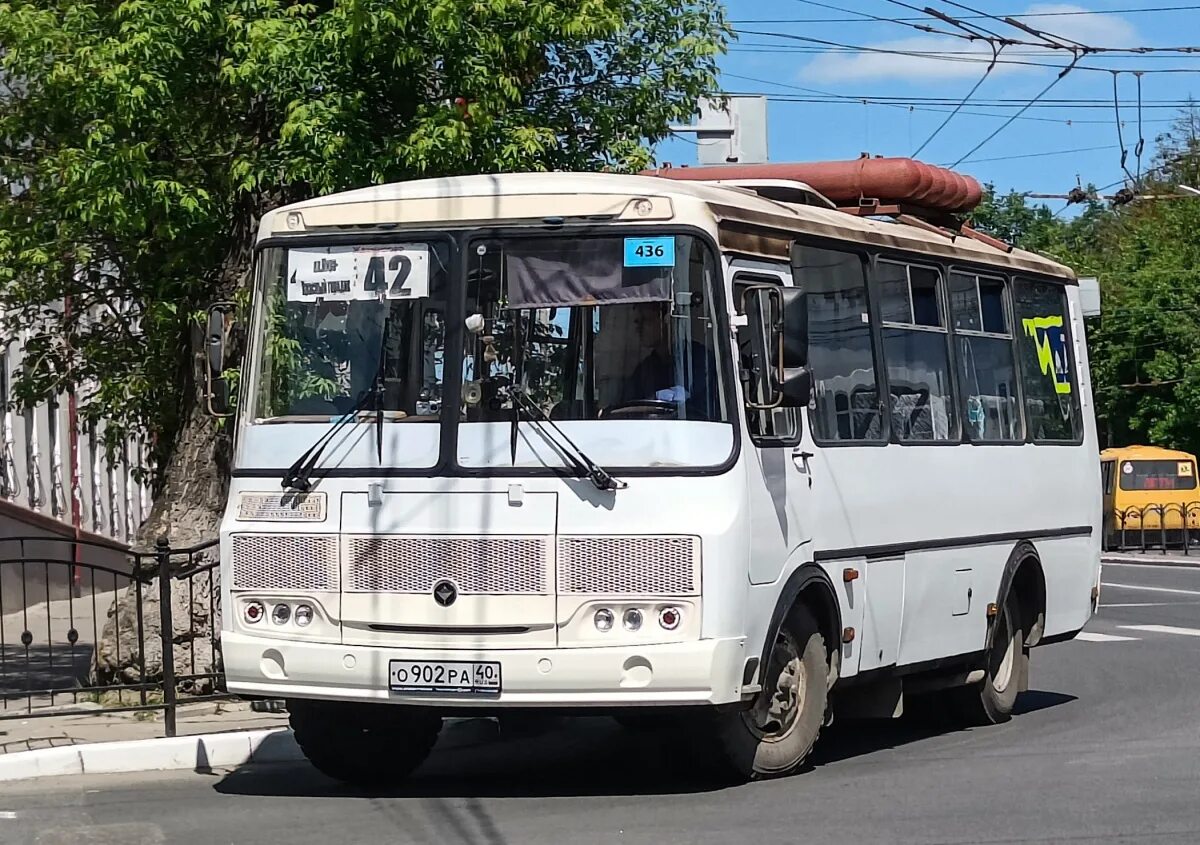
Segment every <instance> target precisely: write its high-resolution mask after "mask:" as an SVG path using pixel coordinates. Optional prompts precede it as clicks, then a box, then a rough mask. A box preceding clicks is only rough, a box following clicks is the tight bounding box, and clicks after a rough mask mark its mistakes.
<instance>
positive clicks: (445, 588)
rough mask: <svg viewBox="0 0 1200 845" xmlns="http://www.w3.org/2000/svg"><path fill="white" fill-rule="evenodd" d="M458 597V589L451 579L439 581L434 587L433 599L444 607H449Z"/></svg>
mask: <svg viewBox="0 0 1200 845" xmlns="http://www.w3.org/2000/svg"><path fill="white" fill-rule="evenodd" d="M457 598H458V589H457V588H455V586H454V585H453V584H451V583H450V582H449V581H438V582H437V584H435V585H434V587H433V600H434V601H435V602H437V603H438V604H440V605H441V606H442V607H449V606H450V605H452V604H454V602H455V600H456V599H457Z"/></svg>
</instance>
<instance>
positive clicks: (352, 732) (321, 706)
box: [288, 700, 442, 789]
mask: <svg viewBox="0 0 1200 845" xmlns="http://www.w3.org/2000/svg"><path fill="white" fill-rule="evenodd" d="M288 714H289V722H290V724H291V726H292V732H293V734H294V735H295V737H296V743H297V744H298V745H299V746H300V750H301V751H303V752H304V756H305V757H307V758H308V761H309V762H310V763H312V764H313V766H314V767H315V768H316V769H317V770H318V771H320V772H321V773H322V774H324V775H327V776H328V777H331V778H333V779H334V780H339V781H343V782H345V783H349V784H353V785H354V786H359V787H363V788H366V789H378V788H383V787H389V786H394V785H396V784H397V783H399V782H401V781H402V780H404V779H405V778H407V777H408V776H409V775H410V774H412V772H413V771H414V770H415V769H416V768H417V767H418V766H419V765H421V763H423V762H424V761H425V759H426V758H427V757H428V756H429V754H430V752H431V751H432V750H433V744H434V743H435V742H436V741H437V737H438V733H439V732H440V731H441V729H442V718H441V717H440V716H438V715H437V714H436V713H433V712H430V711H427V710H422V709H418V708H412V707H403V706H398V705H390V704H350V703H345V702H336V701H310V700H289V701H288Z"/></svg>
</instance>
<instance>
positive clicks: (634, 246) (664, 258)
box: [625, 237, 675, 267]
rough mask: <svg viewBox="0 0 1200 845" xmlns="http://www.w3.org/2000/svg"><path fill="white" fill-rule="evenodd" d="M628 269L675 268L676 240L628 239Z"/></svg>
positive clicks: (626, 244)
mask: <svg viewBox="0 0 1200 845" xmlns="http://www.w3.org/2000/svg"><path fill="white" fill-rule="evenodd" d="M625 266H626V267H674V266H675V238H674V237H668V238H626V239H625Z"/></svg>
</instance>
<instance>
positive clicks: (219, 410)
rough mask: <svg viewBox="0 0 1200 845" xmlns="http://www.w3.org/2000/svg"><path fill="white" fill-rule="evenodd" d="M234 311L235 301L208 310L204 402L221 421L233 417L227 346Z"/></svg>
mask: <svg viewBox="0 0 1200 845" xmlns="http://www.w3.org/2000/svg"><path fill="white" fill-rule="evenodd" d="M233 309H234V304H233V303H232V302H217V303H214V304H213V305H212V307H210V308H209V309H208V324H207V326H206V327H205V332H204V352H205V357H206V358H207V359H208V360H207V366H206V367H205V378H204V400H205V404H206V406H207V408H208V413H209V414H211V415H212V416H214V417H219V418H225V417H231V416H233V411H232V405H233V403H232V401H231V397H230V388H229V380H228V379H226V378H225V365H226V358H227V350H226V346H227V343H228V338H229V324H230V322H231V318H232V315H233Z"/></svg>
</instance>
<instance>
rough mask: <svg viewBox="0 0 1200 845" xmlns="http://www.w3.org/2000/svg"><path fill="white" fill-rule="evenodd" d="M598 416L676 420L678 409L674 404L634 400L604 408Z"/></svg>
mask: <svg viewBox="0 0 1200 845" xmlns="http://www.w3.org/2000/svg"><path fill="white" fill-rule="evenodd" d="M600 416H601V417H602V418H604V417H635V416H639V417H647V418H649V419H652V420H664V419H672V420H673V419H677V418H678V417H679V408H678V407H677V406H676V405H675V403H674V402H663V401H662V400H661V399H634V400H633V401H632V402H619V403H617V404H616V405H610V406H609V407H607V408H605V409H604V410H603V411H602V412H601V414H600Z"/></svg>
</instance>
